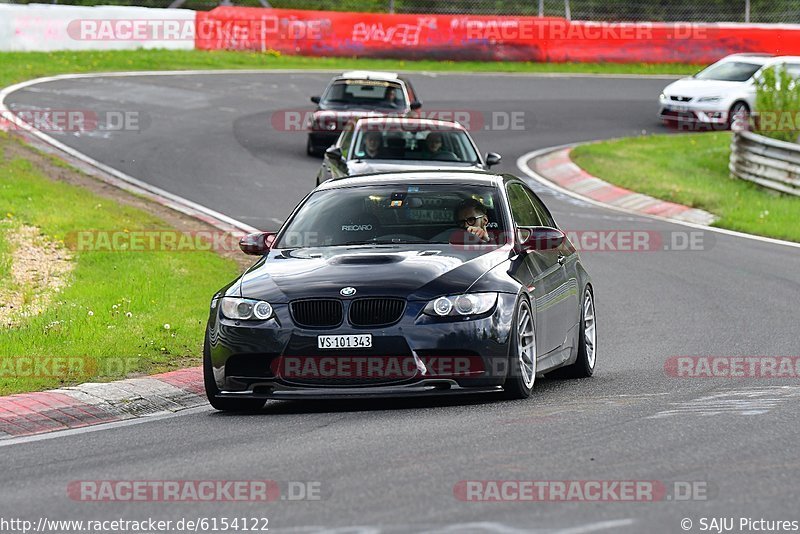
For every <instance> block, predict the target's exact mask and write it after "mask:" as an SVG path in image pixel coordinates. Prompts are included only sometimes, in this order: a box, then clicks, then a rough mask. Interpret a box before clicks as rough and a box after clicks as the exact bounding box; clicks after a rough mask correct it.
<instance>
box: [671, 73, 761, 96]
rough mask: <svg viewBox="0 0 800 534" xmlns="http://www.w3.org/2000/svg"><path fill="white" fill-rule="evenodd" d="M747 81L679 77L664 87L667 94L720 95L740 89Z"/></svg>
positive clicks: (745, 85)
mask: <svg viewBox="0 0 800 534" xmlns="http://www.w3.org/2000/svg"><path fill="white" fill-rule="evenodd" d="M747 86H748V84H747V82H726V81H720V80H698V79H697V78H681V79H680V80H678V81H675V82H672V83H671V84H669V85H668V86H666V87H665V88H664V94H665V95H667V96H691V97H694V98H698V97H702V96H722V95H725V94H727V93H729V92H733V91H741V90H742V88H744V87H747Z"/></svg>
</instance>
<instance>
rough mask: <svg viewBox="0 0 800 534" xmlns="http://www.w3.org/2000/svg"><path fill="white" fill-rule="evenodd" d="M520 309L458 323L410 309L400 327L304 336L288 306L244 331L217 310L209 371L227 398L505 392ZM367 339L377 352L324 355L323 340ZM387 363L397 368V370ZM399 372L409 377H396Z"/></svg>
mask: <svg viewBox="0 0 800 534" xmlns="http://www.w3.org/2000/svg"><path fill="white" fill-rule="evenodd" d="M515 301H516V295H511V294H505V293H500V294H499V296H498V302H497V305H496V306H495V308H494V310H493V311H491V312H490V313H489V314H488V315H487V316H482V317H481V318H478V319H470V320H464V319H462V318H459V319H457V320H453V321H450V320H448V321H443V320H441V319H438V318H432V317H428V316H426V315H423V314H422V313H421V311H422V308H423V307H424V305H425V304H426V303H424V302H411V301H409V302H408V303H407V306H406V310H405V312H404V315H403V317H402V319H401V320H400V321H399V322H398V323H396V324H394V325H391V326H388V327H376V328H363V327H360V328H354V327H350V326H349V325H347V323H346V322H345V324H343V325H342V326H339V327H337V328H335V329H317V328H315V329H310V328H300V327H297V326H295V325H294V323H293V322H292V318H291V315H290V313H289V306H288V305H286V304H283V305H280V304H276V305H274V306H273V309H274V312H275V317H273V318H272V319H269V320H267V321H260V322H247V323H245V322H239V323H237V322H236V321H232V320H230V319H227V318H224V317H222V316H221V315H220V313H219V311H218V310H216V311H214V312H212V315H211V319H210V321H209V325H208V334H207V338H208V343H207V347H206V351H207V354H206V364H207V365H208V364H209V362H210V371H211V373H212V374H213V377H214V382H215V383H216V387H217V389H218V390H219V393H218V396H219V397H220V398H259V399H262V398H263V399H282V398H286V399H288V398H294V399H298V398H299V399H303V398H305V399H318V398H349V397H364V396H366V397H392V396H413V395H421V396H429V395H452V394H461V393H476V392H491V391H500V390H501V386H502V384H503V383H504V382H505V378H506V376H507V372H508V369H507V367H508V362H509V340H510V339H511V330H512V322H513V313H514V306H515ZM366 333H369V334H372V348H370V349H334V350H330V349H328V350H324V349H318V348H317V336H318V335H347V334H366ZM376 360H379V362H377V363H379V364H380V365H378V366H376V367H374V368H373V367H371V369H373V370H376V369H377V372H376V373H374V374H373V373H367V374H365V373H364V372H363V370H364V369H365V368H366V367H365V366H366V365H367V364H365V363H364V362H373V363H375V362H376ZM354 362H356V363H358V364H359V365H361V367H358V366H357V365H356V364H355V363H354ZM381 362H393V363H395V364H396V365H395V367H393V368H392V365H391V364H390V365H385V364H383V363H381ZM420 362H421V365H420ZM308 364H311V366H309V365H308ZM381 365H383V367H381ZM398 368H402V372H399V373H397V372H396V371H397V369H398ZM390 369H391V370H390ZM331 370H332V371H331Z"/></svg>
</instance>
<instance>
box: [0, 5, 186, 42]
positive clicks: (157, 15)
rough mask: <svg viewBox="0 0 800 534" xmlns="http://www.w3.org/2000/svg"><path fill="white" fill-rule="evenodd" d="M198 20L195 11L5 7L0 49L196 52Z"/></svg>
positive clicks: (0, 25)
mask: <svg viewBox="0 0 800 534" xmlns="http://www.w3.org/2000/svg"><path fill="white" fill-rule="evenodd" d="M195 16H196V13H195V12H194V11H192V10H190V9H151V8H147V7H135V6H93V7H89V6H63V5H51V4H27V5H17V4H3V3H0V51H4V52H29V51H37V52H49V51H52V50H135V49H137V48H169V49H172V50H192V49H193V48H194V30H195V28H194V26H195ZM121 30H126V31H121ZM165 30H174V31H172V32H171V33H170V32H167V31H165Z"/></svg>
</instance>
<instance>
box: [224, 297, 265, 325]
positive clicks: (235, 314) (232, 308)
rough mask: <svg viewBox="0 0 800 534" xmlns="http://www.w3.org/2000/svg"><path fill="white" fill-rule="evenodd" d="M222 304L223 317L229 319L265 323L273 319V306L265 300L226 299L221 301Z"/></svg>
mask: <svg viewBox="0 0 800 534" xmlns="http://www.w3.org/2000/svg"><path fill="white" fill-rule="evenodd" d="M220 304H221V306H222V315H224V316H225V317H227V318H228V319H236V320H239V321H250V320H258V321H263V320H265V319H269V318H270V317H272V306H270V304H269V302H264V301H263V300H253V299H237V298H232V297H224V298H222V299H220Z"/></svg>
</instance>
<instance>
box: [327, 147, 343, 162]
mask: <svg viewBox="0 0 800 534" xmlns="http://www.w3.org/2000/svg"><path fill="white" fill-rule="evenodd" d="M325 155H326V156H328V157H329V158H330V159H334V160H336V161H341V160H342V149H341V148H339V147H338V146H332V147H330V148H329V149H328V150H326V151H325Z"/></svg>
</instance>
